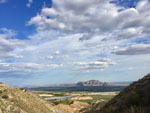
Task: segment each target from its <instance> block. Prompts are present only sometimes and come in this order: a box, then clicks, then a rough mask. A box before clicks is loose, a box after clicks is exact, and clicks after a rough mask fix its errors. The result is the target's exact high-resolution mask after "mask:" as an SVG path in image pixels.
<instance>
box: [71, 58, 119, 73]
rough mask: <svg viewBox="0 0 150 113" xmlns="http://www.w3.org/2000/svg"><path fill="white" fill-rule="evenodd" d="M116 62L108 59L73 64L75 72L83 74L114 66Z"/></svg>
mask: <svg viewBox="0 0 150 113" xmlns="http://www.w3.org/2000/svg"><path fill="white" fill-rule="evenodd" d="M115 64H116V62H114V61H113V60H111V59H109V58H104V59H99V60H97V61H93V62H75V63H74V65H77V69H76V70H77V71H81V72H82V71H83V72H92V71H102V70H103V69H105V68H107V67H109V66H111V65H115Z"/></svg>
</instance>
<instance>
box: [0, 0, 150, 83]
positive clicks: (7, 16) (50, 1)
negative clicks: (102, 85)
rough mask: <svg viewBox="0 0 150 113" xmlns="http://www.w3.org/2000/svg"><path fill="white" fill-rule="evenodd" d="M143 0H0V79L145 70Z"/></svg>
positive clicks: (45, 79) (148, 26) (108, 77)
mask: <svg viewBox="0 0 150 113" xmlns="http://www.w3.org/2000/svg"><path fill="white" fill-rule="evenodd" d="M149 11H150V2H149V0H0V81H1V82H3V83H5V84H8V85H10V86H33V85H35V86H38V85H50V84H63V83H75V82H78V81H86V80H91V79H94V80H100V81H106V82H117V81H135V80H138V79H139V78H141V77H143V76H144V75H146V74H147V73H149V70H150V12H149Z"/></svg>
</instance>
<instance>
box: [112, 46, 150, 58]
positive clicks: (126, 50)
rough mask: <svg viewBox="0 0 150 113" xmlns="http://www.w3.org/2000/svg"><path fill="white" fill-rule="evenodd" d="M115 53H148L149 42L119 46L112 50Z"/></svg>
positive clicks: (149, 52) (149, 49) (149, 50)
mask: <svg viewBox="0 0 150 113" xmlns="http://www.w3.org/2000/svg"><path fill="white" fill-rule="evenodd" d="M112 53H113V54H116V55H142V54H150V44H136V45H131V46H129V47H125V48H119V49H117V50H115V51H114V52H112Z"/></svg>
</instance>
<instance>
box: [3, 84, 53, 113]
mask: <svg viewBox="0 0 150 113" xmlns="http://www.w3.org/2000/svg"><path fill="white" fill-rule="evenodd" d="M0 113H53V112H52V110H51V105H50V104H48V103H47V102H46V101H44V100H42V99H40V98H38V97H37V96H36V95H34V94H32V93H30V92H28V91H25V90H19V89H17V88H12V87H8V86H7V85H4V84H2V83H0Z"/></svg>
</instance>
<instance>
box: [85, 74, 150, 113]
mask: <svg viewBox="0 0 150 113" xmlns="http://www.w3.org/2000/svg"><path fill="white" fill-rule="evenodd" d="M99 106H102V105H101V103H99V104H97V105H96V107H97V108H98V109H97V108H95V106H93V107H92V108H91V109H90V110H88V111H86V113H150V74H147V75H146V76H145V77H143V78H142V79H140V80H138V81H137V82H134V83H132V84H131V85H130V86H128V87H127V88H125V89H124V90H123V91H122V92H121V93H120V94H119V95H117V96H116V97H114V98H113V99H112V100H110V101H109V102H108V103H106V104H105V105H104V106H103V107H102V108H101V107H99Z"/></svg>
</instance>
